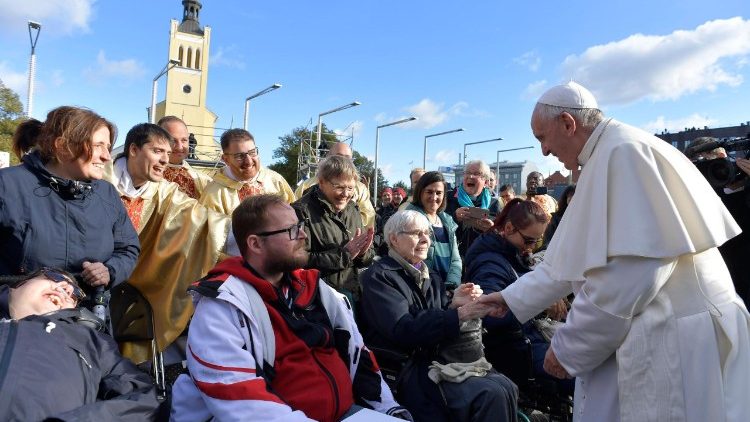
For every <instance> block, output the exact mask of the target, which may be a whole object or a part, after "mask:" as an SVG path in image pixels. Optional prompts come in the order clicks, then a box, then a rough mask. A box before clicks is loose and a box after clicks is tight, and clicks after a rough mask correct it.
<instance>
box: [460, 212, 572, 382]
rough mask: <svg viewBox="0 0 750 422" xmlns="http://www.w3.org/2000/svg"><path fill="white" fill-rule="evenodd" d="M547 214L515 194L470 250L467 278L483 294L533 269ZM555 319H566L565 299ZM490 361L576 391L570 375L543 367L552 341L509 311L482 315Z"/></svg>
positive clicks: (517, 378)
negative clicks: (532, 258) (555, 375)
mask: <svg viewBox="0 0 750 422" xmlns="http://www.w3.org/2000/svg"><path fill="white" fill-rule="evenodd" d="M548 222H549V216H548V215H547V213H546V212H545V211H544V209H543V208H542V207H541V206H540V205H539V204H537V203H536V202H534V201H530V200H523V199H520V198H515V199H513V200H511V201H510V202H509V203H508V204H506V205H505V207H504V208H503V210H502V212H501V213H500V214H499V215H498V216H497V218H496V219H495V223H494V225H493V227H492V229H490V231H488V232H487V233H484V234H482V235H480V236H479V237H478V238H477V240H476V241H474V243H473V244H472V246H471V248H469V250H468V251H467V253H466V258H465V260H464V264H465V268H466V273H465V278H464V279H465V280H466V281H468V282H472V283H475V284H478V285H479V286H480V287H481V288H482V291H483V293H484V294H489V293H492V292H498V291H501V290H503V289H504V288H506V287H508V286H509V285H510V284H512V283H513V282H515V281H516V280H517V279H518V277H519V276H520V275H522V274H525V273H527V272H529V271H531V268H530V261H529V257H530V254H531V251H532V249H533V247H534V245H536V244H537V243H538V242H539V239H540V238H541V237H542V236H543V235H544V231H545V228H546V227H547V223H548ZM547 313H548V315H549V316H550V317H551V318H553V319H561V318H564V317H565V315H566V313H567V307H566V304H565V303H564V302H563V301H559V302H558V303H556V304H555V305H553V306H552V307H550V308H549V309H548V310H547ZM484 325H485V328H486V330H487V332H486V334H485V336H484V345H485V348H486V349H485V352H486V355H487V360H488V361H490V363H492V366H493V367H495V368H497V370H498V371H500V372H501V373H503V374H505V375H507V376H508V377H509V378H510V379H512V380H513V381H514V382H516V383H517V384H519V385H524V384H525V383H526V382H527V381H528V379H529V376H530V375H533V376H536V377H543V378H546V379H552V380H555V381H556V382H557V383H558V385H559V386H561V389H562V391H563V392H565V393H568V394H572V392H573V383H572V381H571V380H558V379H556V378H552V377H551V376H550V375H548V374H547V373H546V372H544V369H543V368H542V363H543V361H544V354H545V353H546V352H547V349H548V348H549V343H548V342H547V341H546V340H545V339H544V337H543V336H542V335H541V333H539V331H538V330H537V329H536V328H535V327H534V326H533V324H532V322H527V323H526V324H523V325H522V324H521V323H519V322H518V320H517V319H516V317H515V316H513V314H512V313H511V312H509V313H508V314H507V315H506V316H505V317H502V318H493V317H486V318H484ZM527 339H528V340H529V341H530V342H531V358H532V368H531V370H532V373H529V362H528V354H529V344H528V343H527Z"/></svg>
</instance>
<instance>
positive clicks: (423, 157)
mask: <svg viewBox="0 0 750 422" xmlns="http://www.w3.org/2000/svg"><path fill="white" fill-rule="evenodd" d="M463 131H464V128H458V129H453V130H448V131H445V132H440V133H433V134H432V135H427V136H425V137H424V153H423V154H422V168H423V169H425V170H427V138H432V137H433V136H440V135H447V134H449V133H456V132H463Z"/></svg>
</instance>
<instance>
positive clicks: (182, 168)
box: [164, 161, 211, 199]
mask: <svg viewBox="0 0 750 422" xmlns="http://www.w3.org/2000/svg"><path fill="white" fill-rule="evenodd" d="M164 179H165V180H167V181H170V182H172V183H176V184H177V186H179V187H180V190H181V191H182V193H184V194H185V195H187V196H189V197H191V198H193V199H199V198H200V197H201V194H202V193H203V190H204V189H205V188H206V186H207V185H208V184H209V183H210V182H211V178H210V177H208V176H206V175H204V174H203V173H201V172H199V171H197V170H195V169H193V168H192V167H191V166H190V164H188V162H187V161H183V162H182V164H167V167H166V168H165V169H164Z"/></svg>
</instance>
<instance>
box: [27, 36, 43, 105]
mask: <svg viewBox="0 0 750 422" xmlns="http://www.w3.org/2000/svg"><path fill="white" fill-rule="evenodd" d="M34 32H36V33H34ZM40 32H42V24H40V23H39V22H34V21H29V41H31V58H29V91H28V93H27V96H26V117H31V112H32V110H33V109H34V76H35V75H36V42H37V40H39V33H40Z"/></svg>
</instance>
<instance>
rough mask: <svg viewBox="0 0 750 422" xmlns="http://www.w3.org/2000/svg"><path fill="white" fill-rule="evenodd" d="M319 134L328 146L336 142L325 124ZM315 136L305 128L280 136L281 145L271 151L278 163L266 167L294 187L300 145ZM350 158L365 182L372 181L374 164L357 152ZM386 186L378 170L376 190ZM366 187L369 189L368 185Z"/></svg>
mask: <svg viewBox="0 0 750 422" xmlns="http://www.w3.org/2000/svg"><path fill="white" fill-rule="evenodd" d="M321 132H322V136H321V137H322V138H323V142H324V143H326V144H328V145H330V144H331V143H334V142H338V140H337V139H336V136H335V135H334V134H332V133H330V132H329V130H328V128H326V126H325V124H324V125H323V128H322V130H321ZM315 136H316V134H315V132H314V130H312V132H311V129H309V128H307V127H305V126H299V127H296V128H294V129H292V132H291V133H288V134H286V135H283V136H280V137H279V141H281V145H280V146H279V147H278V148H276V149H275V150H273V158H274V159H278V161H277V162H276V163H274V164H271V165H270V166H268V167H269V168H270V169H271V170H274V171H276V172H278V173H279V174H281V175H282V176H283V177H284V179H286V181H287V182H288V183H289V185H291V186H292V187H294V186H296V185H297V160H298V158H299V154H300V145H302V141H305V142H307V141H309V139H310V137H313V138H314V137H315ZM352 158H353V159H354V166H355V167H357V171H359V173H360V174H361V175H362V176H364V177H365V178H366V179H367V180H372V174H373V173H372V172H373V168H374V166H375V164H374V163H373V162H372V161H370V160H368V159H367V157H365V156H363V155H361V154H360V153H358V152H357V151H354V154H353V157H352ZM311 176H314V175H311ZM387 184H388V181H387V180H385V178H383V173H382V172H381V171H380V170H378V189H381V188H383V187H384V186H386V185H387ZM368 187H370V186H369V184H368Z"/></svg>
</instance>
